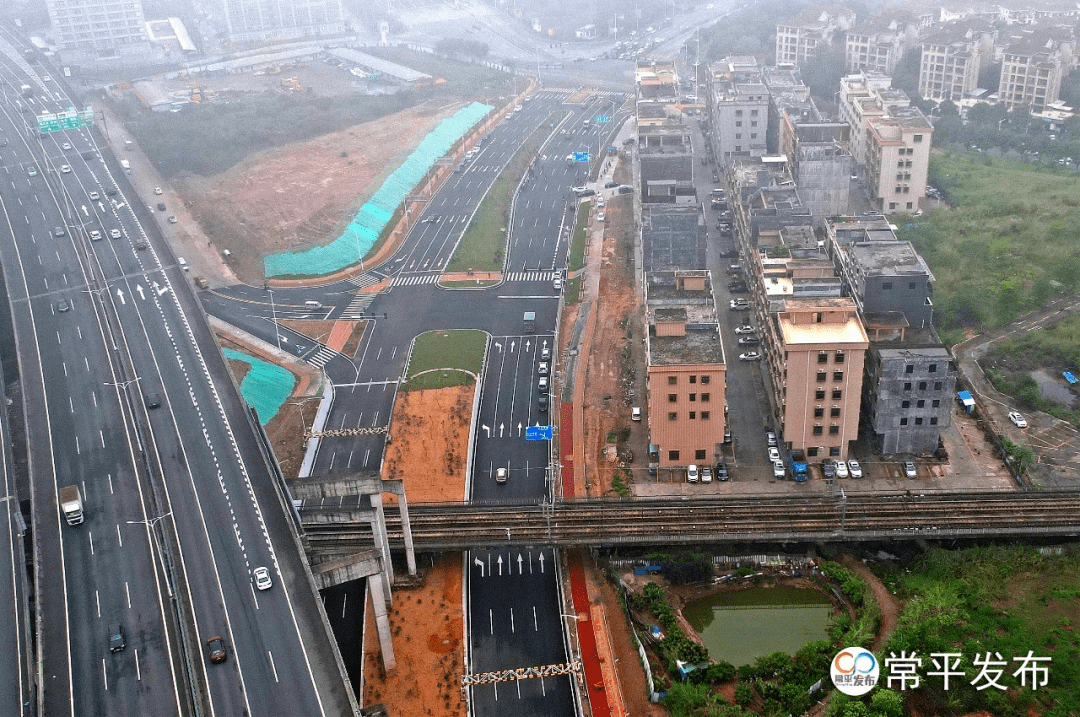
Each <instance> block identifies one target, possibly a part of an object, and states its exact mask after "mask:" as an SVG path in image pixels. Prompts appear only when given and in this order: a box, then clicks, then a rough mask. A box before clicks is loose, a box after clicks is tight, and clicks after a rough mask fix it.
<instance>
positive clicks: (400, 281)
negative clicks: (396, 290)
mask: <svg viewBox="0 0 1080 717" xmlns="http://www.w3.org/2000/svg"><path fill="white" fill-rule="evenodd" d="M439 276H440V275H439V274H420V275H417V274H413V275H412V276H395V277H394V281H393V283H392V284H390V286H418V285H420V284H434V283H435V282H437V281H438V280H439Z"/></svg>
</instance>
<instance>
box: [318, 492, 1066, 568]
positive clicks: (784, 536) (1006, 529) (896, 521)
mask: <svg viewBox="0 0 1080 717" xmlns="http://www.w3.org/2000/svg"><path fill="white" fill-rule="evenodd" d="M352 501H353V496H343V497H338V498H332V499H331V498H324V499H320V500H318V501H304V502H302V503H301V504H300V505H299V506H298V508H299V513H300V517H301V521H302V523H303V529H304V533H305V539H306V541H307V544H308V549H309V550H310V551H312V552H314V553H316V554H318V555H320V556H321V557H324V558H331V557H333V556H335V555H345V554H349V553H354V552H356V551H358V550H360V549H363V548H364V547H370V546H371V545H372V541H373V539H374V538H373V536H372V532H371V525H370V522H368V521H367V519H366V517H365V516H364V515H361V514H360V512H359V511H358V508H359V507H360V506H359V504H357V505H356V506H354V505H351V504H350V503H351V502H352ZM408 517H409V520H410V522H411V525H412V537H413V543H414V545H415V548H416V549H417V550H425V551H439V550H460V549H467V548H475V547H489V546H495V545H515V546H521V545H554V546H558V547H601V546H634V545H640V546H652V545H693V544H701V543H717V542H796V541H815V542H837V541H845V542H852V541H868V540H911V539H915V538H924V539H932V538H979V537H1005V536H1015V537H1035V536H1076V535H1080V492H1076V491H1067V492H1066V491H1061V492H1021V493H1016V492H986V493H944V492H942V493H930V492H925V493H920V492H917V491H916V492H902V493H884V494H881V493H878V494H861V493H860V494H856V495H844V493H843V492H842V491H841V492H839V493H838V494H836V495H833V496H800V495H792V496H768V497H757V498H755V497H730V498H728V497H715V498H698V497H694V498H688V499H685V500H683V499H678V498H665V499H634V500H595V499H594V500H582V501H556V502H555V503H554V504H551V503H535V504H517V505H506V504H480V503H437V504H435V503H427V504H415V503H414V504H410V505H409V508H408ZM386 532H387V538H388V539H389V542H390V545H391V546H392V547H393V548H395V549H399V550H400V549H403V548H404V547H405V538H404V536H403V534H402V529H401V521H400V517H399V514H398V512H397V510H396V509H395V508H393V507H390V506H388V507H387V508H386Z"/></svg>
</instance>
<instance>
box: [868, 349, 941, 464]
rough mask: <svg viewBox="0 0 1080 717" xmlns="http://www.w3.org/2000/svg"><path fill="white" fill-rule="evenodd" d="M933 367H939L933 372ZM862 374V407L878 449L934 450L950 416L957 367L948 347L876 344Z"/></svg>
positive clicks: (913, 452) (899, 452) (901, 450)
mask: <svg viewBox="0 0 1080 717" xmlns="http://www.w3.org/2000/svg"><path fill="white" fill-rule="evenodd" d="M909 366H910V367H911V372H910V373H908V367H909ZM931 366H935V367H936V369H937V370H936V371H933V372H931V371H930V367H931ZM866 374H867V375H866V381H865V386H866V388H867V392H866V393H867V395H866V397H865V399H866V400H865V409H866V411H867V416H868V418H869V420H870V423H871V425H872V426H873V429H874V434H875V441H876V442H877V446H878V447H879V448H880V449H881V451H882V452H883V453H896V454H918V453H928V452H931V451H934V450H936V449H937V447H938V437H939V436H940V434H941V432H942V431H943V430H944V429H945V428H947V427H948V426H949V423H950V421H951V420H952V399H953V397H954V396H955V391H956V366H955V364H954V363H953V362H952V361H951V360H950V358H949V356H948V351H947V350H946V349H944V348H941V347H938V348H933V349H928V350H926V351H920V350H919V349H911V350H910V351H903V350H897V349H887V350H881V349H880V348H878V347H875V348H872V349H871V351H870V352H869V357H868V359H867V370H866ZM923 386H925V387H924V388H921V387H923ZM920 402H921V405H920ZM935 402H936V403H937V405H935ZM904 423H906V425H903V424H904Z"/></svg>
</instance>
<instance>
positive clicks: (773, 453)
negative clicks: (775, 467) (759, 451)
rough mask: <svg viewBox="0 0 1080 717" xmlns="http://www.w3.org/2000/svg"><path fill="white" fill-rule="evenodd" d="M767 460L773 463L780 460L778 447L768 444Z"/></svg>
mask: <svg viewBox="0 0 1080 717" xmlns="http://www.w3.org/2000/svg"><path fill="white" fill-rule="evenodd" d="M769 460H770V461H772V462H773V463H775V462H776V461H778V460H780V449H779V448H777V447H776V446H769Z"/></svg>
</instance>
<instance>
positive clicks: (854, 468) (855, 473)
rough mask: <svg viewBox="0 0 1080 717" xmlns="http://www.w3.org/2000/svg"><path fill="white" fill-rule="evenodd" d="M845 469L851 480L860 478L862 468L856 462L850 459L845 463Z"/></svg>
mask: <svg viewBox="0 0 1080 717" xmlns="http://www.w3.org/2000/svg"><path fill="white" fill-rule="evenodd" d="M847 467H848V474H850V475H851V477H852V478H862V466H860V465H859V462H858V461H857V460H855V459H854V458H852V459H851V460H850V461H848V462H847Z"/></svg>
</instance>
